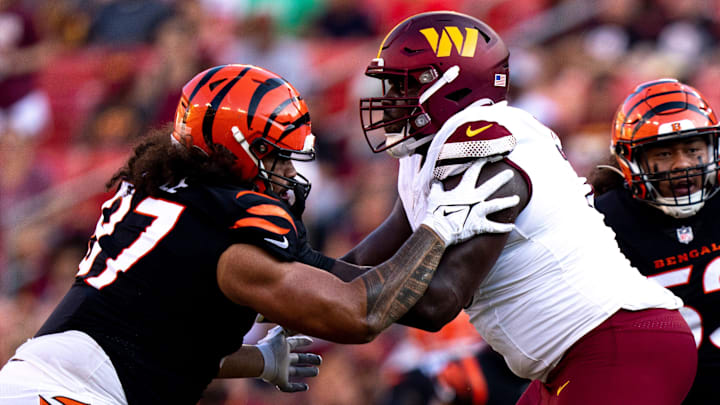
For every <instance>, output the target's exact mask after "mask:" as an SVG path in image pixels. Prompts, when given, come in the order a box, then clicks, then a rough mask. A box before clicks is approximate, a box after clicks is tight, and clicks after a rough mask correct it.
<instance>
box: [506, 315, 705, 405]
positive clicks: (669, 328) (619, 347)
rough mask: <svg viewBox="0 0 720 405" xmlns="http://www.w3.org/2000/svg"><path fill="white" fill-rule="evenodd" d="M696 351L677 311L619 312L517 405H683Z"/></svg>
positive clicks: (584, 339) (576, 346)
mask: <svg viewBox="0 0 720 405" xmlns="http://www.w3.org/2000/svg"><path fill="white" fill-rule="evenodd" d="M696 367H697V350H696V349H695V341H694V339H693V335H692V333H691V332H690V328H689V327H688V326H687V323H686V322H685V320H684V319H683V318H682V316H681V315H680V313H679V312H678V311H670V310H665V309H650V310H644V311H637V312H631V311H625V310H620V311H618V312H617V313H615V314H614V315H613V316H611V317H610V318H608V319H607V320H606V321H605V322H603V323H601V324H600V325H599V326H598V327H597V328H595V329H593V330H592V331H591V332H590V333H588V334H587V335H585V336H583V337H582V338H581V339H580V340H578V341H577V342H576V343H575V344H574V345H573V346H572V347H570V349H569V350H568V351H567V352H566V353H565V355H564V357H563V359H562V360H561V361H560V363H559V364H558V365H557V366H556V367H555V368H554V369H553V370H552V372H551V373H550V375H549V377H548V381H547V382H546V383H545V384H543V383H541V382H540V381H533V382H532V383H531V384H530V386H529V387H528V389H527V390H526V391H525V393H524V394H523V396H522V397H521V398H520V400H518V402H517V405H610V404H612V405H679V404H680V403H681V402H682V400H683V398H685V395H687V393H688V391H689V390H690V386H691V385H692V382H693V379H694V378H695V370H696Z"/></svg>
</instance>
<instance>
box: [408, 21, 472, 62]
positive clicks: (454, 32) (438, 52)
mask: <svg viewBox="0 0 720 405" xmlns="http://www.w3.org/2000/svg"><path fill="white" fill-rule="evenodd" d="M441 32H442V36H440V35H438V32H437V30H436V29H435V27H430V28H425V29H422V30H420V33H421V34H423V35H424V36H425V39H427V41H428V43H429V44H430V46H431V47H432V50H433V52H435V56H437V57H438V58H442V57H445V56H450V52H451V51H452V47H453V45H455V48H456V49H457V51H458V53H459V54H460V56H464V57H467V58H472V57H473V56H475V48H476V47H477V40H478V32H479V31H478V30H476V29H475V28H469V27H465V36H463V34H462V33H461V32H460V29H459V28H458V27H453V26H448V27H443V28H442V31H441Z"/></svg>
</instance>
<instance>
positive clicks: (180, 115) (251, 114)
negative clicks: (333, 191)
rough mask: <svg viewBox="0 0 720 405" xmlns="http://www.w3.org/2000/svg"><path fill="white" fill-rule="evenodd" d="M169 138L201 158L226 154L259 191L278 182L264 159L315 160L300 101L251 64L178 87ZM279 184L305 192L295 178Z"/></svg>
mask: <svg viewBox="0 0 720 405" xmlns="http://www.w3.org/2000/svg"><path fill="white" fill-rule="evenodd" d="M172 137H173V139H174V140H175V141H176V142H177V143H178V144H180V145H183V146H184V147H186V148H194V149H197V150H200V151H202V153H204V154H206V155H212V154H213V153H215V152H217V151H218V150H220V149H224V150H227V151H230V152H231V153H232V154H233V155H234V157H235V158H236V160H235V164H234V166H233V170H234V171H235V172H236V173H237V175H238V176H239V177H240V178H241V179H242V180H244V181H247V182H249V183H252V184H253V185H255V187H256V188H257V189H258V190H259V191H261V192H262V191H265V190H266V189H267V186H268V182H277V181H276V180H274V177H281V176H277V175H275V174H274V173H272V172H271V171H269V170H266V168H265V167H263V163H262V159H263V158H264V157H266V156H268V155H270V154H271V153H275V154H276V155H277V157H279V158H282V159H293V160H302V161H306V160H313V159H314V158H315V150H314V143H315V136H314V135H313V134H312V132H311V125H310V115H309V113H308V109H307V106H306V105H305V101H304V100H303V99H302V98H301V97H300V94H299V93H298V92H297V90H296V89H295V88H294V87H293V86H292V85H291V84H290V83H288V82H287V81H285V80H284V79H283V78H281V77H280V76H278V75H276V74H274V73H272V72H270V71H268V70H265V69H262V68H260V67H257V66H252V65H223V66H217V67H214V68H211V69H208V70H206V71H204V72H201V73H199V74H198V75H196V76H195V77H194V78H193V79H191V80H190V81H189V82H188V83H187V84H186V85H185V86H184V87H183V91H182V96H181V98H180V102H179V103H178V108H177V111H176V114H175V128H174V130H173V133H172ZM284 180H285V181H287V182H289V184H290V187H291V188H294V187H295V186H297V185H300V186H301V188H302V189H303V192H304V193H305V194H307V192H309V190H310V183H309V182H308V181H307V179H305V178H304V177H303V176H302V175H300V174H298V178H294V179H288V178H284Z"/></svg>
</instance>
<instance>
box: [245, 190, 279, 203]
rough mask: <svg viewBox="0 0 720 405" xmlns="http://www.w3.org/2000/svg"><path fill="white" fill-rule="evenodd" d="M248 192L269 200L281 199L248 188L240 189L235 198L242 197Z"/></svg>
mask: <svg viewBox="0 0 720 405" xmlns="http://www.w3.org/2000/svg"><path fill="white" fill-rule="evenodd" d="M246 194H253V195H256V196H258V197H262V198H267V199H268V200H273V201H280V200H278V199H277V198H272V197H270V196H269V195H267V194H263V193H258V192H257V191H247V190H246V191H240V192H239V193H237V194H236V195H235V198H240V197H242V196H244V195H246Z"/></svg>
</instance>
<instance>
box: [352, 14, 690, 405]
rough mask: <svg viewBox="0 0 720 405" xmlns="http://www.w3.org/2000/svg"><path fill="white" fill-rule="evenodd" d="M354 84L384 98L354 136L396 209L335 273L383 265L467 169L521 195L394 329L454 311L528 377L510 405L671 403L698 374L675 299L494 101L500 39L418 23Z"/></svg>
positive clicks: (533, 130)
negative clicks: (394, 197)
mask: <svg viewBox="0 0 720 405" xmlns="http://www.w3.org/2000/svg"><path fill="white" fill-rule="evenodd" d="M366 75H368V76H370V77H372V78H376V79H379V80H381V81H382V84H383V88H382V95H379V96H378V97H374V98H366V99H362V100H361V102H360V110H361V111H360V112H361V116H362V125H363V131H364V132H365V136H366V138H367V140H368V143H369V144H370V147H371V148H372V149H373V151H375V152H379V151H387V152H389V153H390V154H391V155H393V156H394V157H397V158H399V159H400V169H399V176H398V191H399V195H400V198H399V201H398V203H396V205H395V207H394V208H393V210H392V212H391V214H390V216H389V217H388V218H387V219H386V221H385V222H384V223H383V224H382V225H381V226H380V227H379V228H378V229H376V230H375V231H374V232H373V233H371V234H370V235H369V236H368V237H367V238H366V239H365V240H364V241H363V242H362V243H361V244H360V245H359V246H358V247H356V248H355V249H353V250H352V251H351V252H350V253H348V254H347V255H346V256H345V257H344V259H345V260H348V261H351V262H354V263H358V264H364V265H369V264H373V263H377V262H379V261H381V260H384V259H385V258H386V257H388V256H389V255H390V254H391V253H392V252H393V251H394V249H395V248H396V247H397V246H398V245H399V244H400V243H401V242H402V241H403V240H404V238H405V237H407V236H408V235H410V232H411V231H412V230H413V229H417V227H418V226H419V225H420V223H421V219H422V213H423V212H424V211H425V209H424V207H425V204H426V200H427V196H428V193H429V192H430V187H428V186H427V184H429V183H430V180H431V179H436V180H441V181H442V182H444V184H445V189H446V190H449V189H452V188H453V187H454V186H455V184H456V182H457V177H458V175H459V174H461V173H463V172H465V171H466V170H467V168H468V167H469V166H470V165H472V164H473V163H474V162H475V164H477V162H481V163H482V164H484V167H483V169H482V171H481V172H480V175H479V178H478V183H482V182H484V181H486V179H487V178H489V177H490V176H492V175H493V174H494V173H497V172H498V171H500V170H504V169H508V168H509V169H511V170H512V171H513V172H514V173H515V176H514V178H513V179H512V180H511V182H510V183H509V184H508V185H506V186H505V187H504V188H503V189H501V190H500V191H499V192H498V193H497V195H510V194H517V195H519V196H520V198H521V203H520V205H518V206H517V207H513V208H510V209H508V210H506V211H503V212H500V213H498V214H497V215H495V216H492V215H491V216H490V218H494V219H495V220H498V221H505V222H514V223H515V228H514V230H513V231H512V232H510V233H496V234H483V235H478V236H476V237H474V238H473V239H471V240H470V241H468V242H465V243H463V244H460V245H458V246H455V247H453V248H451V249H449V250H448V251H447V252H446V253H445V255H444V256H443V259H442V261H441V263H440V266H439V270H438V273H437V275H436V277H435V278H434V280H433V281H432V283H431V285H430V288H429V289H428V291H427V292H426V294H425V295H424V297H423V298H422V299H421V300H419V301H418V303H417V304H416V306H415V307H414V308H413V310H411V311H410V312H409V313H408V314H406V315H405V316H404V317H403V318H402V319H401V320H400V322H401V323H403V324H406V325H410V326H415V327H419V328H423V329H427V330H437V329H438V328H439V327H441V326H442V325H443V324H444V323H446V322H448V321H450V320H451V319H453V318H454V317H455V315H456V314H457V313H458V312H459V311H460V310H462V309H464V310H465V311H466V312H467V313H468V314H469V316H470V321H471V322H472V323H473V324H474V326H475V327H476V328H477V330H478V331H479V332H480V334H481V335H482V336H483V338H484V339H485V340H486V341H487V342H488V343H489V344H490V345H491V346H492V347H493V349H495V350H496V351H497V352H499V353H500V354H502V355H503V357H504V358H505V362H506V363H507V365H508V367H509V368H510V369H511V370H512V371H513V372H514V373H515V374H517V375H518V376H520V377H524V378H528V379H532V380H534V381H533V383H532V384H531V385H530V386H529V388H528V389H527V390H526V391H525V393H524V394H523V396H522V397H521V398H520V400H519V401H518V404H522V405H526V404H563V405H564V404H575V405H576V404H583V405H594V404H598V405H600V404H603V405H605V404H620V405H622V404H628V405H629V404H632V405H638V404H648V405H649V404H653V405H671V404H679V403H681V401H682V400H683V398H684V397H685V395H686V394H687V392H688V390H689V388H690V386H691V384H692V380H693V377H694V375H695V367H696V362H697V355H696V351H695V343H694V341H693V337H692V334H691V331H690V329H689V328H688V325H687V324H686V322H685V321H684V320H683V318H682V316H681V315H680V313H679V311H678V308H680V307H681V306H682V300H681V299H680V298H678V297H676V296H675V295H674V294H672V293H671V292H670V291H669V290H667V289H665V288H663V287H661V286H660V285H658V284H657V283H654V282H652V281H650V280H648V279H647V278H645V277H644V276H642V275H641V274H640V273H639V272H638V271H637V270H636V269H635V268H633V267H632V266H631V265H630V263H629V262H628V260H627V259H626V258H625V257H624V256H623V254H622V253H621V252H620V250H619V248H618V245H617V243H616V242H615V239H614V234H613V232H612V231H611V230H610V228H608V227H607V226H605V224H604V223H603V219H602V216H601V215H600V214H599V213H598V212H597V211H596V210H595V209H593V208H592V207H591V206H590V205H589V204H588V200H587V199H586V195H587V194H588V193H589V191H590V187H589V186H588V185H587V184H585V182H584V179H581V178H579V177H578V176H577V174H576V173H575V171H574V170H573V169H572V167H571V166H570V164H569V163H568V161H567V160H566V159H565V156H564V154H563V151H562V147H561V144H560V141H559V139H558V137H557V136H556V135H555V134H554V133H553V131H552V130H550V129H548V128H547V127H545V126H544V125H542V124H541V123H540V122H538V121H537V120H536V119H535V118H533V117H532V116H531V115H530V114H528V113H527V112H525V111H522V110H520V109H517V108H513V107H510V106H509V105H508V104H507V101H506V95H507V90H508V84H509V68H508V50H507V48H506V46H505V45H504V43H503V41H502V39H501V38H500V37H499V36H498V35H497V34H496V33H495V32H494V31H493V30H492V29H491V28H490V27H489V26H487V25H486V24H485V23H483V22H481V21H479V20H477V19H475V18H473V17H470V16H467V15H464V14H459V13H455V12H431V13H423V14H418V15H415V16H412V17H410V18H408V19H406V20H404V21H403V22H401V23H400V24H398V25H397V26H396V27H395V28H393V30H392V31H391V32H390V33H389V34H388V35H387V36H386V37H385V39H384V40H383V42H382V44H381V45H380V49H379V51H378V54H377V55H376V57H375V58H374V59H372V61H371V63H370V65H369V66H368V68H367V70H366ZM447 204H448V205H452V203H451V201H447ZM456 209H458V210H460V209H467V208H466V207H464V206H462V205H461V204H458V206H457V208H456ZM489 389H490V391H491V392H492V386H490V387H489ZM491 395H492V394H491Z"/></svg>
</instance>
